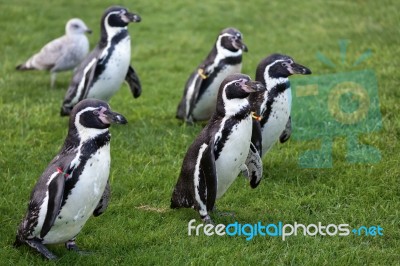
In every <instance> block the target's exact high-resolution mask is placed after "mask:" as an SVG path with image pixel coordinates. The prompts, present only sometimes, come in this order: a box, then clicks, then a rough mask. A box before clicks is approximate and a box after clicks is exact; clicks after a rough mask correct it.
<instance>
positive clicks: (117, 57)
mask: <svg viewBox="0 0 400 266" xmlns="http://www.w3.org/2000/svg"><path fill="white" fill-rule="evenodd" d="M108 52H109V53H111V56H110V57H109V59H108V61H107V62H105V69H104V71H103V72H102V73H101V74H100V76H99V77H98V79H97V80H96V81H95V82H94V83H93V85H92V87H91V88H90V89H89V93H88V97H87V98H96V99H100V100H104V101H109V100H110V98H111V97H112V96H113V95H114V94H115V93H116V92H117V91H118V90H119V88H120V87H121V85H122V83H123V82H124V80H125V77H126V73H127V72H128V68H129V63H130V59H131V41H130V38H129V37H126V38H124V39H122V40H121V41H120V42H119V43H117V44H116V45H115V46H114V47H109V48H108Z"/></svg>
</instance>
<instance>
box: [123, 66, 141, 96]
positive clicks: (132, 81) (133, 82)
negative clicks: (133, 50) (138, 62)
mask: <svg viewBox="0 0 400 266" xmlns="http://www.w3.org/2000/svg"><path fill="white" fill-rule="evenodd" d="M125 81H126V82H127V83H128V85H129V88H130V89H131V92H132V95H133V97H134V98H138V97H139V96H140V95H141V94H142V86H141V85H140V80H139V77H138V75H137V74H136V72H135V70H134V69H133V67H132V66H129V68H128V73H126V77H125Z"/></svg>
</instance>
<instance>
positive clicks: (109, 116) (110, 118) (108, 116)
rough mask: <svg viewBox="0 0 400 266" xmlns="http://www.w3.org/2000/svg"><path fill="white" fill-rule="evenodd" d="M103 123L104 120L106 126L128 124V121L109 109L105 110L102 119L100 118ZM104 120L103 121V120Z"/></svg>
mask: <svg viewBox="0 0 400 266" xmlns="http://www.w3.org/2000/svg"><path fill="white" fill-rule="evenodd" d="M100 119H101V120H102V121H103V122H104V120H106V121H107V122H108V124H122V125H123V124H126V123H128V121H127V120H126V118H125V117H124V116H123V115H121V114H119V113H117V112H113V111H111V110H110V109H107V110H106V111H105V112H104V113H103V117H101V118H100ZM103 119H104V120H103Z"/></svg>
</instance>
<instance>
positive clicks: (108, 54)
mask: <svg viewBox="0 0 400 266" xmlns="http://www.w3.org/2000/svg"><path fill="white" fill-rule="evenodd" d="M140 21H141V18H140V16H139V15H137V14H134V13H130V12H128V10H127V9H126V8H124V7H120V6H112V7H110V8H108V9H107V10H106V11H105V12H104V14H103V16H102V18H101V36H100V41H99V43H98V44H97V46H96V47H95V48H94V49H93V51H92V52H90V54H89V55H88V56H87V57H86V58H85V59H84V60H83V62H82V63H81V64H80V65H79V67H78V68H77V69H76V71H75V72H74V75H73V77H72V80H71V82H70V85H69V87H68V90H67V92H66V94H65V97H64V101H63V104H62V107H61V116H67V115H69V113H70V112H71V110H72V107H73V106H74V105H75V104H76V103H78V102H79V101H81V100H82V99H85V98H96V99H100V100H103V101H109V100H110V98H111V97H112V96H113V95H114V94H115V93H116V92H117V91H118V90H119V88H120V86H121V84H122V83H123V82H124V80H125V81H127V83H128V85H129V87H130V89H131V92H132V94H133V96H134V97H135V98H137V97H139V96H140V94H141V85H140V81H139V78H138V76H137V74H136V72H135V70H134V69H133V67H132V66H130V63H129V61H130V58H131V40H130V36H129V32H128V24H129V23H131V22H140Z"/></svg>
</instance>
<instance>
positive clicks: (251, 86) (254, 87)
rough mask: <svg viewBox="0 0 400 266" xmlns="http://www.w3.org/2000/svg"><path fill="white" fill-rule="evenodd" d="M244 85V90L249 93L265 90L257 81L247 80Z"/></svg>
mask: <svg viewBox="0 0 400 266" xmlns="http://www.w3.org/2000/svg"><path fill="white" fill-rule="evenodd" d="M244 85H245V86H243V88H244V90H245V91H246V92H249V93H252V92H257V91H265V90H266V88H265V86H264V85H263V84H262V83H261V82H259V81H253V80H249V81H247V82H246V83H245V84H244Z"/></svg>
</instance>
